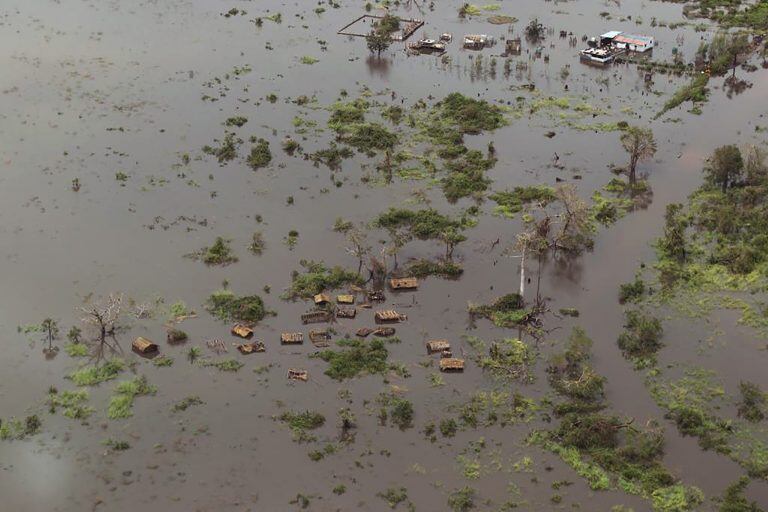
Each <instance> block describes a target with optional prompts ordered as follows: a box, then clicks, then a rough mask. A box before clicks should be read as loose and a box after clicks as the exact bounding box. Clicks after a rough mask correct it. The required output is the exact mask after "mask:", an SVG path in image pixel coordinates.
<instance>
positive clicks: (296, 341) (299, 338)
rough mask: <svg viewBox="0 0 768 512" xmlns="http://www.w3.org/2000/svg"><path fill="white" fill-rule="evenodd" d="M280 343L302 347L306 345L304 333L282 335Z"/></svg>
mask: <svg viewBox="0 0 768 512" xmlns="http://www.w3.org/2000/svg"><path fill="white" fill-rule="evenodd" d="M280 343H282V344H283V345H301V344H302V343H304V333H303V332H284V333H282V334H280Z"/></svg>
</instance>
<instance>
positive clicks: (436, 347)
mask: <svg viewBox="0 0 768 512" xmlns="http://www.w3.org/2000/svg"><path fill="white" fill-rule="evenodd" d="M450 349H451V344H450V343H448V340H429V341H428V342H427V353H428V354H437V353H438V352H443V351H444V350H450Z"/></svg>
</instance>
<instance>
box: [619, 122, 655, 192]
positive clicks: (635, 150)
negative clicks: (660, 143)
mask: <svg viewBox="0 0 768 512" xmlns="http://www.w3.org/2000/svg"><path fill="white" fill-rule="evenodd" d="M621 145H622V147H623V148H624V150H625V151H626V152H627V153H629V167H628V168H627V175H628V176H629V184H630V185H631V186H634V185H635V183H637V164H638V163H639V162H642V161H644V160H648V159H649V158H652V157H653V155H655V154H656V139H654V138H653V132H652V131H651V129H650V128H640V127H638V126H630V127H629V128H627V129H626V130H624V133H622V134H621Z"/></svg>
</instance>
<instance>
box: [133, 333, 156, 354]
mask: <svg viewBox="0 0 768 512" xmlns="http://www.w3.org/2000/svg"><path fill="white" fill-rule="evenodd" d="M131 346H132V347H133V350H135V351H136V352H138V353H139V354H154V353H155V352H157V350H158V348H157V344H155V343H152V342H151V341H149V340H148V339H147V338H143V337H141V336H139V337H138V338H136V339H135V340H133V344H132V345H131Z"/></svg>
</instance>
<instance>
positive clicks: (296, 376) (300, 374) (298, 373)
mask: <svg viewBox="0 0 768 512" xmlns="http://www.w3.org/2000/svg"><path fill="white" fill-rule="evenodd" d="M288 380H300V381H302V382H307V381H308V380H309V374H308V373H307V370H298V369H296V368H289V369H288Z"/></svg>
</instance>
